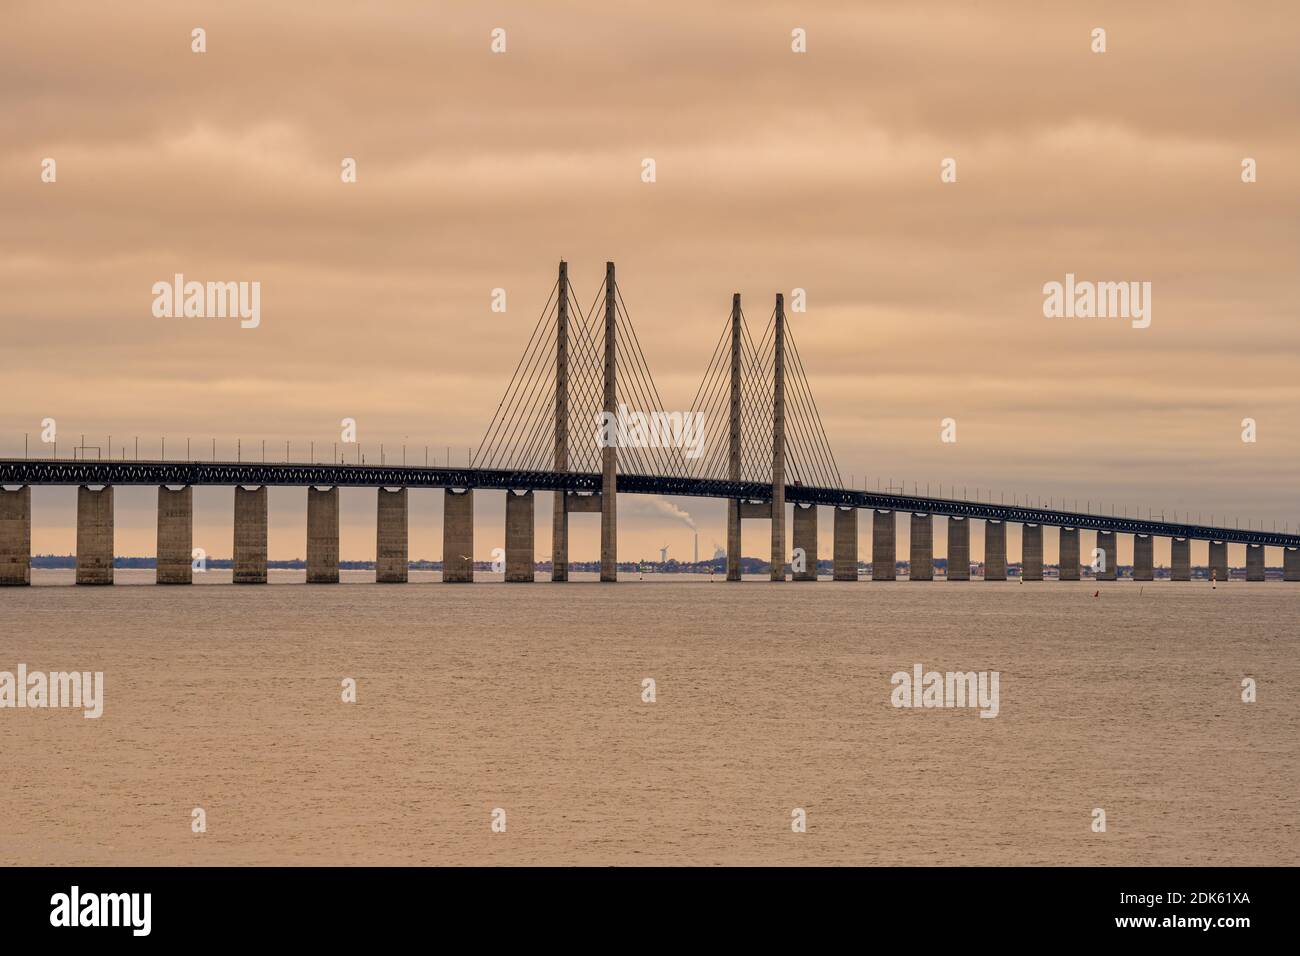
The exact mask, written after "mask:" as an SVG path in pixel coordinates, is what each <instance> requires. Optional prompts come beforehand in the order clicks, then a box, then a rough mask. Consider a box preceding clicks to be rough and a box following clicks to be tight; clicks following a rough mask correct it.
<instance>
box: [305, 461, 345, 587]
mask: <svg viewBox="0 0 1300 956" xmlns="http://www.w3.org/2000/svg"><path fill="white" fill-rule="evenodd" d="M307 583H308V584H338V583H339V489H338V486H337V485H336V486H335V487H333V488H313V487H310V486H309V487H308V488H307Z"/></svg>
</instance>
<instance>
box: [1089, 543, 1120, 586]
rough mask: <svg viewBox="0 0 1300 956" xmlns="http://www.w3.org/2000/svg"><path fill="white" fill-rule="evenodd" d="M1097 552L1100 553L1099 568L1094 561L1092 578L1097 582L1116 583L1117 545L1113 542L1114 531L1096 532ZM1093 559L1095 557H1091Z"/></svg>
mask: <svg viewBox="0 0 1300 956" xmlns="http://www.w3.org/2000/svg"><path fill="white" fill-rule="evenodd" d="M1097 550H1098V551H1100V552H1101V556H1100V561H1101V566H1100V567H1099V568H1098V567H1097V562H1096V561H1095V560H1094V562H1093V566H1094V568H1097V569H1096V570H1095V571H1094V572H1093V576H1094V577H1095V578H1096V580H1098V581H1117V580H1119V545H1118V543H1117V542H1116V540H1115V532H1114V531H1098V532H1097ZM1093 557H1094V559H1095V558H1097V555H1093Z"/></svg>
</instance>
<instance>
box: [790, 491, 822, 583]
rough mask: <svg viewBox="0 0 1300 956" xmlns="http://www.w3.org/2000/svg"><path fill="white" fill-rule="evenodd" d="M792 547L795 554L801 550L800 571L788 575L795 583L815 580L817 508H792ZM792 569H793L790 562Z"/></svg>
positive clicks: (810, 506) (814, 506)
mask: <svg viewBox="0 0 1300 956" xmlns="http://www.w3.org/2000/svg"><path fill="white" fill-rule="evenodd" d="M794 547H795V551H796V552H797V551H798V550H799V549H801V548H802V549H803V565H804V569H803V570H802V571H799V570H794V571H793V573H792V574H791V575H790V576H791V578H793V579H794V580H795V581H816V580H817V506H816V505H795V506H794ZM791 566H792V568H793V567H794V564H793V562H791Z"/></svg>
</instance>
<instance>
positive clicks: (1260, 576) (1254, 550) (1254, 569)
mask: <svg viewBox="0 0 1300 956" xmlns="http://www.w3.org/2000/svg"><path fill="white" fill-rule="evenodd" d="M1246 580H1247V581H1263V580H1264V546H1263V545H1262V544H1248V545H1246Z"/></svg>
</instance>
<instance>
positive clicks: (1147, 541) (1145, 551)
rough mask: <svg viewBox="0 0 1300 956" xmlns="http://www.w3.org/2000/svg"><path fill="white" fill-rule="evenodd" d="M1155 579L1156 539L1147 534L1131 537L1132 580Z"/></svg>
mask: <svg viewBox="0 0 1300 956" xmlns="http://www.w3.org/2000/svg"><path fill="white" fill-rule="evenodd" d="M1155 579H1156V539H1155V538H1153V537H1151V535H1149V534H1135V535H1133V580H1134V581H1154V580H1155Z"/></svg>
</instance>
